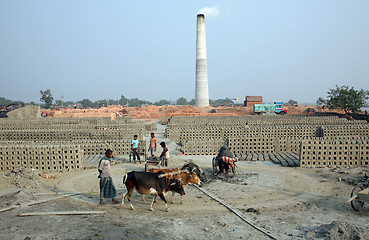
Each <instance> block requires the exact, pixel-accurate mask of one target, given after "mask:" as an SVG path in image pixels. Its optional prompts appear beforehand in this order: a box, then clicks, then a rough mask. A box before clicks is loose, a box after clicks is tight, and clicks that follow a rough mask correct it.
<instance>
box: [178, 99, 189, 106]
mask: <svg viewBox="0 0 369 240" xmlns="http://www.w3.org/2000/svg"><path fill="white" fill-rule="evenodd" d="M177 105H188V102H187V99H186V98H184V97H180V98H178V99H177Z"/></svg>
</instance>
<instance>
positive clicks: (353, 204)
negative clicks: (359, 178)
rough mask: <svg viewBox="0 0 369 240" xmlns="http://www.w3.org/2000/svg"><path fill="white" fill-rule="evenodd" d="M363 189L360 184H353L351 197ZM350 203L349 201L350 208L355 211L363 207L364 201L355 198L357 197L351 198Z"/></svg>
mask: <svg viewBox="0 0 369 240" xmlns="http://www.w3.org/2000/svg"><path fill="white" fill-rule="evenodd" d="M363 190H364V187H363V186H361V185H357V186H355V187H354V188H353V189H352V191H351V197H353V196H355V195H357V194H358V193H359V192H361V191H363ZM350 203H351V207H352V209H354V210H355V211H361V210H362V209H363V206H364V202H362V201H359V200H357V198H355V199H354V200H352V201H351V202H350Z"/></svg>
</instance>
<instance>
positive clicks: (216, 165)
mask: <svg viewBox="0 0 369 240" xmlns="http://www.w3.org/2000/svg"><path fill="white" fill-rule="evenodd" d="M212 165H213V173H215V174H217V173H218V161H217V158H216V157H213V160H212Z"/></svg>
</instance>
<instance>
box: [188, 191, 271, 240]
mask: <svg viewBox="0 0 369 240" xmlns="http://www.w3.org/2000/svg"><path fill="white" fill-rule="evenodd" d="M192 186H194V187H195V188H197V189H198V190H199V191H201V192H203V193H204V194H206V195H208V196H209V197H210V198H212V199H213V200H215V201H217V202H219V203H220V204H222V205H223V206H225V207H226V208H228V209H229V210H230V211H231V212H233V213H234V214H235V215H236V216H237V217H239V218H240V219H241V220H242V221H244V222H246V223H247V224H249V225H250V226H251V227H253V228H255V229H256V230H258V231H259V232H261V233H263V234H265V235H266V236H268V237H270V238H271V239H274V240H277V238H276V237H273V236H272V235H271V234H269V233H267V232H266V231H264V230H263V229H261V228H260V227H257V226H255V225H254V224H252V223H251V222H250V220H247V219H246V218H245V217H244V216H243V215H242V213H241V212H240V211H238V210H237V209H235V208H234V207H232V206H231V205H229V204H228V203H226V202H224V201H223V200H221V199H219V198H217V197H216V196H214V195H212V194H211V193H209V192H208V191H206V190H204V189H202V188H200V187H198V186H196V185H192Z"/></svg>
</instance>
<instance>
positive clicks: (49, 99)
mask: <svg viewBox="0 0 369 240" xmlns="http://www.w3.org/2000/svg"><path fill="white" fill-rule="evenodd" d="M40 95H41V96H40V101H41V102H42V104H41V107H44V108H51V107H61V106H63V107H67V106H70V105H72V106H74V105H75V104H81V105H82V106H83V108H99V107H106V106H109V105H122V106H127V107H141V106H147V105H156V106H164V105H195V99H191V100H190V101H188V100H187V99H186V98H184V97H180V98H178V99H177V100H176V101H168V100H165V99H162V100H159V101H156V102H150V101H147V100H143V99H138V98H131V99H128V98H126V97H125V96H123V95H122V96H121V97H120V99H103V100H97V101H91V100H90V99H88V98H85V99H83V100H79V101H63V102H62V100H60V99H57V100H55V101H54V97H53V95H52V93H51V91H50V89H47V90H45V91H43V90H40ZM11 103H24V104H25V105H40V104H37V103H35V102H33V101H32V102H29V103H25V102H22V101H12V100H9V99H5V98H3V97H0V106H6V105H8V104H11ZM209 104H210V105H211V106H213V107H217V106H221V105H224V106H229V105H232V104H233V100H232V99H230V98H226V99H217V100H209Z"/></svg>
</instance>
